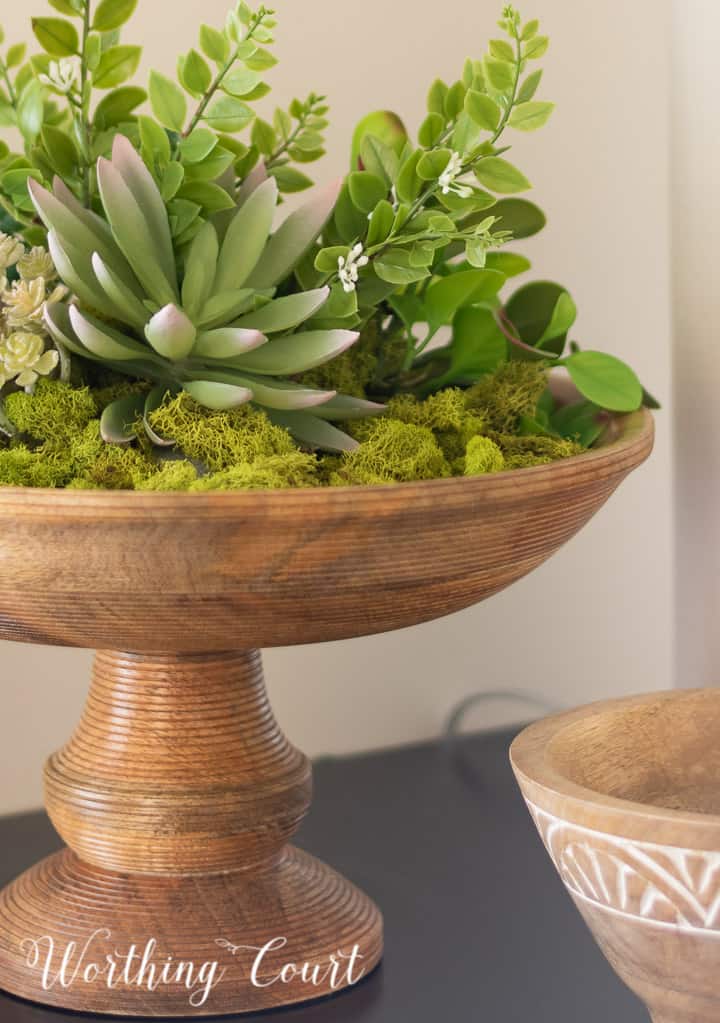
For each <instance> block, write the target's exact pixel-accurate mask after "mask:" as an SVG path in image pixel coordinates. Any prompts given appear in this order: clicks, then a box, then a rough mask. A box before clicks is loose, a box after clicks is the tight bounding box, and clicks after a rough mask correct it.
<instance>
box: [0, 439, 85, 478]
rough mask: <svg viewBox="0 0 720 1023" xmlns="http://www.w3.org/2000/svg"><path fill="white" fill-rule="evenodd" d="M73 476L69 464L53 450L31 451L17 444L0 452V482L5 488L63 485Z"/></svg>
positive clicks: (68, 461) (68, 460)
mask: <svg viewBox="0 0 720 1023" xmlns="http://www.w3.org/2000/svg"><path fill="white" fill-rule="evenodd" d="M71 476H72V463H71V461H70V459H68V458H67V457H65V458H63V457H61V456H59V455H57V454H56V453H54V452H48V451H45V450H42V449H40V450H37V451H31V450H30V449H29V448H27V447H26V446H25V445H24V444H18V445H15V446H14V447H11V448H6V449H4V450H2V451H0V485H1V486H6V487H63V486H65V484H66V483H67V482H68V480H69V479H70V477H71Z"/></svg>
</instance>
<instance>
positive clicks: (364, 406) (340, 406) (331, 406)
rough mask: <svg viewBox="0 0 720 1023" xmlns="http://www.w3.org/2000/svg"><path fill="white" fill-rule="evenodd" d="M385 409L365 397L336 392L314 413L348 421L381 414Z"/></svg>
mask: <svg viewBox="0 0 720 1023" xmlns="http://www.w3.org/2000/svg"><path fill="white" fill-rule="evenodd" d="M384 411H385V406H384V405H378V403H377V402H375V401H366V400H365V399H364V398H353V397H351V396H350V395H347V394H336V395H335V397H334V398H331V399H330V401H326V402H325V404H324V405H321V406H320V407H319V408H317V409H316V410H315V413H314V415H316V416H319V417H320V418H321V419H330V420H338V421H342V422H348V421H349V420H351V419H366V418H367V417H368V416H379V415H380V414H381V413H382V412H384Z"/></svg>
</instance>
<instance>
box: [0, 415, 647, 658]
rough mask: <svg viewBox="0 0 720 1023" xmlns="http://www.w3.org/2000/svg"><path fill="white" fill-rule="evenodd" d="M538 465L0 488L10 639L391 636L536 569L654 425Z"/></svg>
mask: <svg viewBox="0 0 720 1023" xmlns="http://www.w3.org/2000/svg"><path fill="white" fill-rule="evenodd" d="M616 432H617V435H616V436H615V437H614V439H613V438H612V437H611V438H609V440H610V441H611V442H610V443H608V444H607V445H606V446H605V447H601V448H598V449H597V450H593V451H591V452H588V453H587V454H584V455H581V456H579V457H577V458H572V459H568V460H567V461H564V462H556V463H554V464H552V465H548V466H541V467H538V468H533V469H520V470H515V471H513V472H506V473H499V474H497V475H494V476H482V477H475V478H473V479H449V480H435V481H430V482H426V483H407V484H401V485H398V486H387V487H354V488H353V487H349V488H338V489H328V488H325V489H319V490H300V491H281V492H274V493H273V492H268V493H261V492H250V493H247V492H246V493H215V494H182V493H180V494H154V493H132V492H131V493H117V492H98V491H35V490H27V489H25V490H18V489H4V490H0V536H1V537H2V542H1V543H0V638H4V639H10V640H20V641H25V642H33V643H47V644H51V645H52V644H64V645H68V646H77V647H88V648H91V649H122V650H135V651H139V652H148V653H158V652H164V653H177V652H185V653H203V652H207V651H223V650H228V649H253V648H260V649H262V648H263V647H272V646H292V645H295V644H301V643H315V642H324V641H327V640H336V639H343V638H348V637H354V636H361V635H368V634H372V633H377V632H387V631H390V630H392V629H398V628H403V627H406V626H410V625H416V624H418V623H419V622H424V621H429V620H432V619H434V618H438V617H441V616H442V615H446V614H450V613H451V612H454V611H459V610H460V609H462V608H465V607H469V606H471V605H473V604H475V603H477V602H478V601H480V600H483V599H484V598H486V597H488V596H490V595H491V594H493V593H497V592H498V591H499V590H502V589H504V588H505V587H506V586H509V585H510V584H511V583H513V582H514V581H515V580H517V579H519V578H521V577H522V576H524V575H526V574H527V573H528V572H530V571H532V569H534V568H536V567H537V566H538V565H540V564H542V563H543V562H544V561H545V560H546V559H547V558H548V557H550V556H551V555H552V554H553V553H554V552H555V551H556V550H558V548H559V547H561V546H562V545H563V544H564V543H566V541H568V540H569V539H570V538H571V537H572V536H574V535H575V533H577V532H578V530H579V529H581V528H582V526H583V525H584V524H585V523H586V522H587V521H588V520H589V519H590V518H591V517H592V516H593V515H594V514H595V512H597V511H598V509H599V508H600V507H601V506H602V505H603V504H604V503H605V501H606V500H607V499H608V498H609V497H610V495H611V494H612V493H613V491H614V490H615V489H616V488H617V486H618V485H619V484H620V483H621V482H622V480H623V479H624V478H625V476H627V474H628V473H629V472H631V471H632V470H633V469H635V468H636V467H637V466H638V465H639V464H640V463H641V462H642V461H644V459H645V458H646V457H647V456H648V455H649V453H650V450H651V448H652V444H653V423H652V417H651V416H650V414H649V413H647V412H641V413H637V414H635V415H632V416H628V417H626V418H624V419H622V420H620V421H619V423H618V425H617V431H616Z"/></svg>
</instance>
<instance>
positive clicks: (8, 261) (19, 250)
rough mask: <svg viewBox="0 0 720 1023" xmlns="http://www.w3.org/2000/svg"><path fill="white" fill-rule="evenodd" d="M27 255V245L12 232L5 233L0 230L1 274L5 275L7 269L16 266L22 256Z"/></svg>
mask: <svg viewBox="0 0 720 1023" xmlns="http://www.w3.org/2000/svg"><path fill="white" fill-rule="evenodd" d="M23 255H25V246H24V245H23V243H22V242H21V241H18V239H17V238H13V236H12V235H11V234H3V233H2V231H0V276H3V277H4V276H5V271H6V270H7V269H8V268H9V267H11V266H14V265H15V263H17V261H18V260H19V259H20V257H21V256H23Z"/></svg>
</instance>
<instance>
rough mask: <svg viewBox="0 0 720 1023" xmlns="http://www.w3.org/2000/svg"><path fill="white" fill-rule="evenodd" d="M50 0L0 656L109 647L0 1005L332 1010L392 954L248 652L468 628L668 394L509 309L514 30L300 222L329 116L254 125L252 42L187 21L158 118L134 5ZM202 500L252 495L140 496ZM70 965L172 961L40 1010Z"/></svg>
mask: <svg viewBox="0 0 720 1023" xmlns="http://www.w3.org/2000/svg"><path fill="white" fill-rule="evenodd" d="M51 3H52V6H53V7H54V8H55V10H56V13H57V14H58V15H60V16H59V17H56V16H55V15H53V16H52V17H48V18H38V19H35V21H34V23H33V27H34V30H35V35H36V36H37V38H38V40H39V41H40V43H41V44H42V46H43V47H44V49H45V51H46V52H45V54H44V55H40V56H36V57H33V58H31V60H30V62H29V63H27V64H23V60H24V54H23V52H22V50H21V49H18V48H17V47H11V48H10V49H9V50H7V49H2V51H0V52H2V64H1V65H0V78H2V79H3V80H4V87H3V88H4V91H3V92H2V93H0V114H1V115H2V116H3V118H4V119H5V120H6V121H9V122H12V124H13V125H16V126H17V127H19V128H20V129H21V132H22V135H23V136H24V139H25V152H24V153H23V154H22V155H17V154H15V155H13V154H11V153H10V152H6V153H4V155H3V157H2V161H3V166H2V170H1V172H0V203H1V204H2V207H3V209H4V211H5V213H6V215H7V219H6V220H5V221H4V234H3V237H2V239H1V241H0V259H1V260H2V266H3V273H4V274H5V276H6V281H5V282H4V284H3V289H2V302H3V305H2V340H1V341H0V360H1V364H2V381H3V387H2V399H3V408H4V411H3V422H2V430H3V433H4V436H5V441H4V444H3V445H2V446H0V483H4V484H20V486H0V563H1V568H2V571H0V638H2V639H8V640H20V641H22V642H28V643H43V644H48V643H51V644H53V643H54V644H62V645H66V646H76V647H83V648H90V649H96V650H100V651H102V653H99V654H98V655H97V658H96V662H95V670H94V676H93V682H92V690H91V694H90V697H89V699H88V702H87V705H86V709H85V713H84V715H83V719H82V721H81V722H80V724H79V726H78V728H77V730H76V731H75V733H74V735H73V738H72V739H71V740H70V742H69V743H68V744H67V746H66V747H65V748H64V749H63V750H62V751H61V752H60V753H58V754H57V755H55V756H53V757H51V758H50V760H49V761H48V763H47V765H46V771H45V792H46V805H47V809H48V812H49V814H50V817H51V819H52V821H53V823H54V825H55V827H56V829H57V831H58V833H59V834H60V836H61V837H62V839H63V841H64V842H65V843H66V847H65V848H63V849H62V850H61V851H60V852H58V853H56V854H55V855H54V856H51V857H50V858H49V859H47V860H45V861H43V862H42V863H40V864H37V865H36V866H34V867H32V868H31V869H30V870H28V871H27V872H26V873H25V874H24V875H23V876H22V877H21V878H19V879H18V880H17V881H15V882H14V883H12V884H10V885H9V886H8V887H7V888H5V889H3V890H2V891H0V988H2V989H3V990H4V991H8V992H11V993H14V994H16V995H20V996H21V997H24V998H29V999H32V1000H34V1001H39V1002H41V1003H43V1004H49V1005H54V1006H59V1007H63V1008H67V1009H73V1010H77V1011H80V1012H84V1013H87V1012H93V1013H94V1012H99V1013H111V1014H115V1015H132V1016H141V1017H143V1018H146V1017H148V1016H149V1015H150V1016H153V1017H161V1016H162V1017H165V1018H167V1017H173V1016H175V1017H183V1018H184V1017H186V1016H202V1015H207V1014H213V1015H217V1014H218V1013H220V1014H223V1013H232V1014H235V1013H238V1012H255V1011H262V1010H267V1009H272V1008H278V1007H281V1006H283V1005H290V1004H293V1003H297V1002H303V1001H307V1000H311V999H316V998H317V997H318V996H320V995H330V994H337V993H338V991H340V990H342V989H348V988H352V987H353V986H354V984H355V983H356V981H357V980H358V979H359V975H362V976H364V975H367V974H369V973H371V972H372V970H373V969H374V968H375V966H376V965H377V964H378V963H379V962H380V960H381V958H382V954H383V924H382V916H381V914H380V912H379V910H378V908H377V907H376V906H375V905H374V903H373V902H372V901H371V900H370V899H369V898H368V897H367V896H366V895H364V894H363V893H362V892H361V891H360V890H359V889H358V888H356V887H355V886H354V885H353V884H351V883H350V882H349V881H347V880H346V879H345V878H343V877H341V876H340V875H338V874H337V873H336V872H335V871H333V870H332V869H331V868H329V867H328V866H326V865H325V864H323V863H321V862H320V861H319V860H316V859H315V858H313V857H311V856H309V855H308V854H307V853H305V852H303V851H302V850H300V849H297V848H295V847H294V846H293V845H291V844H290V840H291V838H292V836H293V834H294V833H295V832H296V830H297V828H298V826H299V824H300V822H301V820H302V818H303V816H304V815H305V813H306V812H307V810H308V808H309V803H310V793H311V767H310V764H309V762H308V760H307V759H306V758H305V757H304V756H303V755H302V754H301V753H300V752H299V751H298V750H296V749H295V748H294V747H293V746H292V745H291V744H290V743H289V741H288V740H287V739H286V738H285V736H284V735H283V734H282V732H281V731H280V728H279V726H278V725H277V723H276V721H275V719H274V718H273V715H272V711H271V709H270V705H269V702H268V698H267V694H266V691H265V687H264V681H263V674H262V666H261V658H260V654H259V650H260V649H261V648H264V647H272V646H285V647H286V646H292V645H296V644H301V643H315V642H325V641H330V640H341V639H346V638H350V637H354V636H360V635H371V634H373V633H377V632H383V631H388V630H391V629H400V628H405V627H409V626H412V625H417V624H418V623H420V622H425V621H428V620H430V619H433V618H437V617H440V616H442V615H445V614H450V613H453V612H455V611H459V610H460V609H461V608H466V607H469V606H471V605H472V604H474V603H477V602H479V601H481V600H484V599H485V598H487V597H489V596H491V595H493V594H494V593H497V592H498V591H499V590H501V589H503V588H505V587H506V586H509V585H511V584H512V583H513V582H514V581H515V580H517V579H519V578H521V577H522V576H524V575H526V574H527V573H528V572H530V571H532V569H534V568H535V567H537V566H538V565H540V564H541V563H542V562H543V561H545V560H546V559H547V558H548V557H550V556H551V555H552V554H553V553H554V552H555V551H556V550H557V549H558V548H559V547H560V546H562V544H563V543H565V542H566V541H567V540H569V539H570V538H571V537H572V536H574V535H575V533H577V531H578V530H579V529H581V528H582V526H584V525H585V523H586V522H587V521H588V519H589V518H590V517H591V516H592V515H593V514H594V513H595V512H596V511H597V510H598V509H599V508H600V507H601V506H602V505H603V504H604V503H605V501H606V500H607V499H608V498H609V497H610V495H611V494H612V493H613V492H614V491H615V489H616V488H617V487H618V486H619V485H620V483H621V482H622V480H623V479H624V478H625V477H626V476H627V475H628V473H630V472H632V471H633V470H634V469H635V468H636V467H637V466H639V465H640V464H641V463H642V462H643V461H644V459H645V458H646V457H647V456H648V454H649V453H650V450H651V448H652V443H653V425H652V418H651V417H650V415H649V414H647V413H646V412H644V411H642V412H638V413H637V414H635V415H628V416H624V417H623V418H622V419H618V420H617V421H616V422H613V423H612V424H611V425H612V426H613V431H614V432H613V431H608V436H604V437H603V438H602V441H601V442H600V443H598V444H597V445H595V447H596V450H592V451H589V452H587V453H586V454H585V455H584V457H582V458H577V459H575V458H566V457H564V456H569V455H573V454H575V453H576V452H579V451H582V450H583V449H584V448H585V447H587V446H589V445H593V444H594V442H595V441H596V439H597V438H598V437H599V434H600V432H601V431H602V430H603V426H604V419H605V418H607V417H608V416H609V414H610V413H612V412H614V411H619V412H624V411H632V410H636V409H639V407H640V406H641V404H642V403H643V401H649V400H650V399H649V398H644V396H643V390H642V388H641V386H640V383H639V382H638V380H637V378H636V376H635V374H634V373H633V372H632V371H631V370H630V369H629V368H627V367H626V366H625V365H624V364H622V363H620V362H618V360H616V359H613V358H611V357H609V356H606V355H601V354H599V353H593V352H580V351H579V350H576V349H575V348H574V347H573V346H570V347H569V349H568V334H569V331H570V329H571V327H572V325H573V322H574V318H575V307H574V305H573V303H572V300H571V299H570V297H569V295H568V294H567V292H566V291H565V290H564V289H563V288H561V287H559V286H557V285H551V284H547V283H542V282H541V283H536V284H527V285H525V286H523V287H521V288H520V289H519V290H517V291H514V292H513V291H512V289H511V288H508V289H506V287H505V286H506V284H507V283H508V281H509V280H510V279H511V278H513V276H515V275H517V274H518V273H520V272H524V271H525V270H526V269H527V266H528V263H527V261H526V260H524V259H523V258H522V257H521V256H518V255H516V254H514V253H511V252H509V251H508V250H507V248H506V246H507V244H508V243H509V242H510V241H511V239H513V238H522V237H526V236H528V235H529V234H532V233H533V232H535V231H537V230H539V229H540V228H541V227H542V226H543V223H544V218H543V216H542V214H541V213H540V211H539V210H538V209H537V207H535V206H534V205H532V204H531V203H529V202H527V201H526V200H524V199H521V198H518V197H517V194H516V193H519V192H521V191H522V190H524V189H525V188H527V187H528V182H527V181H526V179H525V177H524V176H523V175H522V173H521V172H520V171H519V170H517V169H516V168H515V167H514V166H513V165H512V164H511V163H510V162H509V161H508V160H507V158H506V133H510V132H512V131H515V130H518V129H519V130H521V131H522V130H527V129H532V128H536V127H540V126H541V125H542V124H543V123H544V122H545V121H546V120H547V118H548V116H549V115H550V113H551V109H552V107H551V105H550V104H548V103H545V102H543V101H541V100H538V99H535V91H536V90H537V89H538V87H539V84H540V72H539V71H538V70H534V62H535V61H536V60H537V58H539V57H541V56H542V55H543V53H544V52H545V49H546V48H547V40H546V39H545V37H543V36H542V35H540V32H539V26H538V25H537V23H536V22H528V23H522V22H521V19H520V17H519V15H518V14H517V12H516V11H515V10H514V9H513V8H511V7H507V8H505V10H504V12H503V19H502V28H503V31H504V33H505V37H506V38H503V39H502V40H494V41H493V42H492V43H491V44H490V52H489V54H488V55H487V56H486V57H484V58H483V59H482V60H481V61H468V62H467V64H466V66H465V68H464V70H463V75H462V78H461V80H459V81H458V82H455V83H452V84H450V85H445V84H443V83H441V82H436V83H435V84H434V85H433V86H432V88H431V90H430V96H429V108H430V109H429V112H428V116H427V118H426V120H425V121H424V123H423V125H422V127H421V129H420V133H419V138H418V141H417V143H414V142H411V141H410V139H409V137H408V134H407V132H406V130H405V128H404V126H403V124H402V122H401V121H400V119H399V118H398V117H397V116H396V115H393V114H390V113H387V112H381V113H379V114H372V115H370V116H369V117H368V118H367V119H366V120H365V121H364V122H362V123H361V124H360V125H359V127H358V129H357V132H356V134H355V137H354V140H353V145H352V156H351V170H350V173H349V174H348V176H347V178H346V179H345V180H344V181H342V182H339V183H338V184H336V185H333V186H330V187H327V188H324V189H322V190H320V191H319V192H318V193H314V194H313V196H312V197H311V198H310V201H309V202H307V203H303V204H302V205H301V206H300V208H299V209H297V210H295V211H294V212H292V213H291V214H290V216H288V217H286V218H284V219H282V218H278V217H277V207H278V205H279V202H280V199H281V198H284V197H285V196H286V195H287V194H288V193H290V192H293V191H301V190H303V189H304V188H305V187H309V185H310V184H311V182H310V180H309V179H308V177H307V176H306V170H307V166H308V164H310V163H312V162H313V161H314V160H315V159H316V158H318V157H319V156H320V155H321V154H322V150H323V131H324V129H325V127H326V114H327V112H328V110H327V105H326V103H325V100H324V99H323V98H322V97H320V96H315V95H311V96H310V97H308V99H307V100H306V101H304V102H300V101H297V100H296V101H294V102H293V103H292V104H291V105H290V107H289V108H288V109H287V111H285V110H283V109H280V110H278V111H277V112H276V113H275V116H274V117H273V119H272V122H269V121H266V120H264V119H262V118H258V117H257V115H256V114H255V112H254V109H255V108H254V106H253V104H254V103H255V101H256V100H261V99H262V98H263V96H264V95H265V94H266V92H267V85H266V83H265V81H264V72H265V71H266V70H268V69H269V68H270V66H271V65H272V63H273V58H272V56H271V54H270V52H269V51H268V49H267V47H268V46H270V44H271V42H272V32H273V29H274V17H273V15H272V13H271V12H269V11H267V10H265V9H263V8H261V9H259V10H258V11H255V12H253V11H251V10H250V9H249V8H248V7H247V6H245V5H244V4H243V3H240V4H239V5H238V6H237V7H236V8H235V9H234V10H233V11H232V12H231V13H230V15H229V17H228V20H227V23H226V25H225V26H224V28H223V29H222V30H219V29H214V28H211V27H208V26H204V27H203V28H202V29H201V33H200V47H199V49H198V50H191V51H190V52H189V53H188V54H186V55H185V56H184V57H182V58H181V60H180V62H179V64H178V82H175V81H171V80H170V79H168V78H166V77H164V76H162V75H159V74H157V73H153V74H152V75H151V78H150V83H149V89H148V93H147V94H146V92H145V91H144V90H143V89H140V88H139V87H136V86H134V85H129V84H127V82H128V80H129V79H130V78H131V77H132V75H133V74H134V72H135V70H136V67H137V63H138V59H139V49H138V48H137V47H134V46H131V45H126V44H124V43H121V42H120V39H119V37H118V30H119V28H120V26H121V24H122V22H123V21H124V20H126V19H127V18H128V17H129V16H130V14H131V13H132V11H133V8H134V0H102V2H100V3H98V4H97V6H95V5H94V4H93V5H92V6H91V2H90V0H51ZM98 91H99V92H100V93H101V95H102V98H101V99H100V100H99V102H97V100H96V93H97V92H98ZM146 98H147V99H149V108H148V109H149V112H146V113H143V112H142V111H143V110H145V107H144V106H143V104H144V103H145V100H146ZM243 131H245V132H247V134H246V135H244V136H243V141H240V140H239V138H238V133H241V132H243ZM280 219H282V222H281V223H280V226H277V223H278V221H279V220H280ZM507 291H510V294H507V293H506V292H507ZM557 366H562V367H563V368H564V370H565V372H566V373H567V374H569V375H570V377H571V379H572V381H574V383H575V385H576V387H577V389H578V391H577V392H576V397H577V400H576V401H575V402H574V403H573V404H571V405H570V406H563V407H561V406H560V405H558V404H557V403H556V401H555V398H554V397H553V391H552V389H551V388H549V386H548V383H549V380H550V377H551V376H552V369H551V368H552V367H557ZM546 462H549V463H552V464H546V465H542V466H540V467H539V468H535V469H534V470H533V471H531V472H521V471H518V472H500V471H499V470H501V469H514V468H516V467H517V468H519V467H523V466H527V465H537V464H538V463H546ZM453 475H455V476H458V477H461V478H457V479H445V480H443V481H441V482H440V483H437V484H435V483H433V482H424V481H425V480H430V481H432V480H433V479H434V478H436V477H449V476H453ZM468 477H474V478H468ZM395 482H397V483H404V485H403V486H395V487H391V486H384V487H383V486H381V487H376V486H354V487H352V486H343V485H342V484H363V483H395ZM322 484H329V485H327V486H324V487H323V486H322ZM33 488H34V489H33ZM53 488H55V489H53ZM57 488H62V489H57ZM283 488H285V489H283ZM287 488H292V489H287ZM78 489H83V490H88V489H89V490H90V491H91V492H90V493H78V492H77V491H78ZM217 489H228V490H233V491H235V492H234V493H225V494H218V493H212V492H210V493H194V494H193V495H191V496H190V497H188V496H186V494H184V493H137V492H135V491H137V490H168V491H173V490H177V491H185V490H194V491H214V490H217ZM257 489H264V490H266V491H267V492H265V493H255V492H248V491H255V490H257ZM127 651H130V652H129V653H128V652H127ZM298 674H299V675H300V674H301V673H298ZM91 936H92V937H91ZM88 939H90V942H91V943H93V944H92V962H93V963H95V962H96V961H97V962H98V963H102V964H105V963H107V964H110V963H113V962H116V961H117V960H118V957H124V958H125V959H126V961H127V966H128V967H129V964H130V958H131V954H130V953H128V954H127V955H125V953H124V952H123V950H127V949H133V950H136V952H137V950H140V951H139V952H138V955H142V951H141V950H143V949H146V950H149V951H148V952H147V954H148V955H149V956H152V953H153V952H156V953H157V954H156V956H155V960H156V963H157V964H158V969H159V970H162V976H163V982H162V984H161V985H159V986H155V987H153V989H152V990H151V991H149V990H145V989H144V987H143V985H142V984H141V983H138V982H137V980H136V978H135V977H134V976H133V975H132V973H130V974H128V973H126V972H125V971H124V973H125V975H124V976H117V975H115V974H113V973H112V971H111V970H110V969H109V968H108V970H106V971H105V970H103V969H96V968H95V967H94V966H92V965H90V964H88V966H87V969H85V968H84V967H83V965H82V964H81V965H78V966H77V971H76V972H75V973H74V974H73V976H75V977H76V978H77V982H74V981H73V982H72V983H55V981H54V979H52V981H51V982H49V983H48V974H47V971H46V970H45V969H44V965H43V963H44V962H46V961H47V959H48V956H49V957H50V958H51V959H53V962H54V963H56V964H58V963H62V964H67V969H68V970H70V971H72V970H74V969H75V966H76V965H77V952H78V950H83V949H84V950H85V952H87V951H88V948H89V946H88ZM248 949H255V950H256V951H257V950H258V949H259V950H261V952H262V955H261V956H260V959H261V961H260V962H259V963H256V964H253V963H252V962H248V956H247V954H246V953H247V951H248ZM118 950H120V951H118ZM236 953H238V954H236ZM80 954H81V955H82V954H85V953H82V951H81V953H80ZM251 958H252V957H251ZM293 964H295V965H293ZM343 964H344V966H345V968H344V969H343V968H342V967H343ZM357 964H360V966H361V971H362V972H361V973H360V974H358V972H356V971H355V970H354V968H353V967H354V966H355V965H357ZM154 965H155V964H153V966H154ZM176 966H177V968H176ZM57 968H61V969H63V970H64V969H65V968H66V966H65V965H63V966H62V967H57V965H56V966H55V969H57ZM53 977H54V974H53ZM203 977H204V982H203V980H202V978H203ZM198 978H199V979H198ZM193 981H194V982H195V984H194V986H193Z"/></svg>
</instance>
